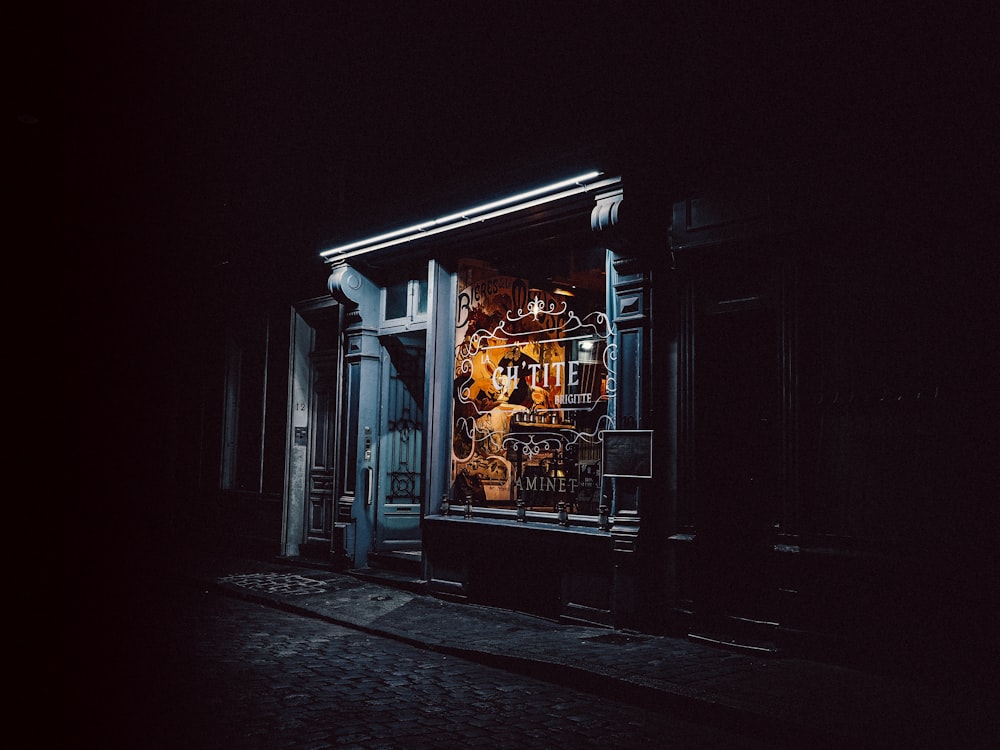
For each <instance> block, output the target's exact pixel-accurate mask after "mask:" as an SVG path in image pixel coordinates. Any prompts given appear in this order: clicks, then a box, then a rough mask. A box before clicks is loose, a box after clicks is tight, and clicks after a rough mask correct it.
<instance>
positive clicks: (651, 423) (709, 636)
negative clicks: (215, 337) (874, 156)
mask: <svg viewBox="0 0 1000 750" xmlns="http://www.w3.org/2000/svg"><path fill="white" fill-rule="evenodd" d="M633 175H634V176H633ZM531 177H532V176H531V175H529V176H528V179H526V180H525V181H524V182H522V183H521V184H520V186H518V185H514V186H513V188H512V190H511V192H510V193H506V194H489V195H483V196H481V198H482V200H481V201H480V202H479V203H477V202H476V197H473V200H471V201H469V203H468V206H471V208H466V209H461V210H459V211H457V212H455V213H452V214H450V215H444V216H441V217H439V218H436V219H435V218H433V217H432V218H429V219H428V220H427V221H426V222H422V223H420V224H416V225H412V226H409V227H403V228H401V229H399V230H394V231H390V232H386V233H381V234H378V235H376V236H374V237H372V238H364V239H360V240H358V241H353V242H349V243H346V244H343V245H341V246H339V247H335V248H331V249H330V250H327V251H324V252H323V253H322V258H323V260H324V261H325V262H326V264H327V265H328V269H327V274H328V281H327V286H328V291H329V294H324V295H320V296H312V297H308V298H306V299H304V300H302V301H298V302H295V303H294V304H291V305H290V306H288V305H284V306H282V305H281V304H276V305H275V306H274V308H273V309H272V310H269V311H258V314H257V317H256V319H249V320H248V319H247V318H245V317H241V316H237V320H236V321H231V322H239V323H240V325H238V326H233V325H231V324H230V325H229V326H228V328H227V334H226V335H227V338H226V343H225V346H224V348H223V351H224V352H225V355H224V356H223V357H220V358H219V359H218V361H217V364H218V370H219V373H220V379H219V381H218V385H217V389H218V390H217V391H216V393H217V395H218V396H219V397H221V398H220V399H219V400H220V401H221V404H220V405H219V406H218V408H215V407H213V406H211V404H212V402H213V399H212V398H208V400H206V401H205V404H207V405H208V406H209V411H208V413H209V414H211V413H213V411H212V410H214V413H215V414H216V416H215V417H212V418H209V419H206V420H204V421H203V422H202V424H203V428H204V434H205V438H204V442H203V444H202V445H203V449H204V450H202V452H201V454H200V461H201V462H202V464H201V465H202V469H201V471H202V474H201V479H200V483H201V485H202V487H203V488H204V489H205V490H206V493H205V496H210V497H212V498H213V499H212V500H210V501H208V504H209V505H210V506H211V507H212V508H214V510H213V511H212V512H213V513H214V514H215V518H214V522H215V523H216V524H217V526H216V528H218V529H221V530H223V531H225V532H227V533H229V534H230V535H235V536H241V535H242V536H243V537H244V538H251V537H252V538H253V539H255V540H256V541H258V542H260V543H262V544H263V545H264V548H265V549H268V550H270V551H272V552H273V553H274V554H277V555H281V556H284V557H288V558H295V559H311V560H313V561H315V562H318V563H322V564H325V565H334V566H338V567H341V568H350V569H364V570H368V571H376V572H377V571H379V570H382V571H385V570H389V571H395V572H396V573H397V574H398V573H400V572H405V573H406V574H407V575H409V576H410V577H411V578H412V579H416V580H419V581H422V582H423V585H424V586H425V588H426V590H428V591H429V592H432V593H434V594H435V595H438V596H442V597H449V598H454V599H459V600H464V601H471V602H478V603H484V604H489V605H496V606H502V607H510V608H516V609H520V610H525V611H529V612H533V613H536V614H538V615H541V616H545V617H551V618H560V619H565V620H569V621H584V622H590V623H598V624H602V625H606V626H609V627H616V628H631V629H637V630H641V631H647V632H659V633H683V634H689V635H691V636H692V637H698V638H703V639H706V640H709V641H711V642H717V643H722V644H725V645H729V646H739V647H745V648H748V649H756V650H760V651H762V652H778V651H791V652H794V653H807V654H812V655H827V656H831V657H834V658H839V659H847V660H860V661H863V660H875V661H877V662H879V663H889V664H893V665H899V664H904V663H905V664H912V663H913V662H912V660H913V658H914V655H915V654H920V655H921V658H922V659H926V658H927V654H929V653H941V651H940V649H941V644H943V643H951V644H952V645H954V644H955V643H958V642H963V643H964V642H978V641H969V639H978V638H980V637H981V635H982V631H981V630H980V629H979V628H980V620H979V617H978V615H979V613H981V612H982V611H983V607H984V606H985V602H986V600H987V598H988V596H989V591H988V588H989V587H988V586H984V585H982V584H981V581H980V576H981V575H982V574H983V573H984V572H986V570H987V569H988V566H989V564H990V563H989V561H990V560H991V559H992V558H991V552H990V551H989V549H990V546H989V541H988V538H987V537H988V535H987V533H986V532H985V529H987V528H989V522H990V520H991V516H992V510H991V509H990V508H989V506H988V505H986V499H985V496H984V495H983V486H982V482H981V481H980V480H981V479H982V476H983V472H982V466H983V464H984V463H987V459H986V456H985V455H984V454H983V451H986V450H987V448H986V446H987V445H988V443H983V442H980V440H979V438H980V435H981V431H980V429H979V428H980V423H981V419H980V417H981V416H982V415H981V414H979V413H978V412H977V409H976V406H975V400H974V397H973V394H974V392H975V391H974V386H975V380H976V376H975V375H974V374H970V370H974V369H975V367H976V362H977V361H981V359H982V357H983V352H982V350H981V348H980V344H979V341H980V339H979V338H978V336H977V334H976V331H975V326H976V325H977V322H976V321H969V324H968V327H967V328H965V329H964V330H966V331H967V332H968V334H969V335H968V336H967V337H962V336H961V335H956V328H955V326H956V321H955V320H954V318H953V317H952V316H953V313H954V312H955V310H956V309H960V308H962V307H963V303H962V302H961V300H958V299H956V295H969V294H973V293H974V292H973V290H974V288H975V286H974V285H966V284H965V281H964V279H965V277H964V270H963V269H961V268H956V267H954V266H952V267H948V268H942V265H941V263H940V255H939V246H938V245H937V244H936V240H935V239H934V238H931V237H929V236H928V235H927V233H925V232H922V231H920V228H919V226H914V225H913V224H912V223H910V222H911V220H912V219H913V218H914V216H913V214H912V213H911V212H909V211H903V210H899V204H898V203H896V202H893V204H892V206H891V207H887V206H885V205H884V204H882V203H877V204H875V205H876V206H877V209H873V205H872V204H869V203H868V202H867V200H868V197H869V196H868V194H867V193H865V192H863V191H857V192H855V193H851V195H850V197H849V198H848V197H846V196H845V195H844V194H837V193H835V192H832V191H830V190H827V189H823V190H816V189H813V188H810V187H809V186H810V185H815V184H817V180H816V176H815V175H810V180H803V179H801V175H794V174H787V173H786V174H778V173H774V172H771V173H767V172H760V171H758V172H742V173H736V172H734V173H731V174H729V175H728V176H727V178H726V179H722V178H713V179H710V180H709V179H706V180H702V181H700V182H699V184H697V185H696V186H694V187H691V186H689V185H684V186H681V185H676V184H674V185H671V184H670V183H669V181H667V182H666V183H663V182H662V181H659V180H656V179H651V178H650V175H649V172H648V171H641V170H634V171H633V172H629V171H628V170H627V169H624V170H621V171H620V172H619V171H614V172H604V171H601V170H600V169H599V168H595V169H594V170H593V171H591V172H588V173H585V174H580V175H576V176H572V177H570V178H569V179H566V180H562V181H555V182H545V181H544V180H539V182H538V183H532V182H531V181H530V178H531ZM819 182H822V180H820V181H819ZM539 184H540V185H541V186H540V187H537V185H539ZM664 184H666V185H667V187H664ZM883 209H885V210H883ZM925 218H926V217H925ZM966 299H969V297H968V296H966ZM279 302H280V300H279ZM974 304H977V303H974ZM241 329H242V332H241ZM958 330H959V331H961V330H963V329H962V324H961V322H959V323H958ZM216 446H217V447H216ZM216 472H217V474H216ZM216 489H218V490H221V492H218V493H216V491H215V490H216Z"/></svg>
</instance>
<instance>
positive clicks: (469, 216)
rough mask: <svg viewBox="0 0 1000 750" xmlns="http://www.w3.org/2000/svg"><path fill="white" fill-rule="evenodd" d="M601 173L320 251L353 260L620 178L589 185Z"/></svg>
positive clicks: (338, 257)
mask: <svg viewBox="0 0 1000 750" xmlns="http://www.w3.org/2000/svg"><path fill="white" fill-rule="evenodd" d="M601 174H602V173H601V172H596V171H594V172H587V173H586V174H581V175H578V176H576V177H570V178H569V179H566V180H561V181H559V182H554V183H552V184H550V185H545V186H543V187H540V188H535V189H534V190H528V191H527V192H523V193H518V194H516V195H511V196H509V197H507V198H501V199H499V200H495V201H492V202H490V203H484V204H483V205H481V206H476V207H475V208H469V209H466V210H465V211H459V212H457V213H453V214H448V215H447V216H442V217H441V218H438V219H433V220H432V221H425V222H422V223H420V224H414V225H413V226H410V227H405V228H403V229H396V230H394V231H392V232H386V233H385V234H380V235H377V236H375V237H369V238H367V239H363V240H358V241H357V242H351V243H348V244H346V245H340V246H338V247H333V248H330V249H329V250H324V251H323V252H321V253H320V256H321V257H323V258H327V259H328V260H332V259H333V258H332V257H331V256H336V259H337V260H341V259H343V258H350V257H353V256H355V255H361V254H363V253H370V252H372V251H374V250H382V249H383V248H387V247H392V246H394V245H401V244H403V243H405V242H410V241H412V240H415V239H419V238H421V237H429V236H432V235H435V234H441V233H442V232H448V231H451V230H452V229H458V228H459V227H464V226H468V225H469V224H471V223H473V222H483V221H487V220H489V219H495V218H497V217H498V216H504V215H506V214H510V213H514V212H515V211H523V210H524V209H527V208H533V207H535V206H540V205H543V204H545V203H551V202H553V201H557V200H561V199H563V198H568V197H570V196H573V195H578V194H580V193H584V192H587V191H589V190H595V189H598V188H601V187H605V186H607V185H611V184H613V183H615V182H617V180H618V178H617V177H615V178H607V179H604V180H601V181H599V182H589V183H588V181H589V180H594V179H596V178H597V177H600V176H601ZM564 188H568V189H564Z"/></svg>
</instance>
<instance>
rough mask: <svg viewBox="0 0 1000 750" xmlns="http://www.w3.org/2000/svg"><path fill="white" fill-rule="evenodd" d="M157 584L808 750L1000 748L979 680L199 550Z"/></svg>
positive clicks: (175, 562)
mask: <svg viewBox="0 0 1000 750" xmlns="http://www.w3.org/2000/svg"><path fill="white" fill-rule="evenodd" d="M159 572H160V573H163V574H167V573H170V574H179V575H181V576H183V577H185V578H187V579H188V580H190V581H191V582H194V583H196V584H197V585H201V586H205V587H210V588H213V589H216V590H220V591H223V592H227V593H229V594H231V595H234V596H239V597H242V598H245V599H249V600H252V601H256V602H259V603H262V604H266V605H269V606H274V607H279V608H281V609H283V610H286V611H290V612H295V613H298V614H302V615H305V616H311V617H319V618H322V619H325V620H327V621H329V622H334V623H337V624H341V625H346V626H349V627H353V628H357V629H360V630H363V631H365V632H369V633H372V634H376V635H381V636H385V637H389V638H395V639H399V640H402V641H405V642H407V643H410V644H413V645H417V646H420V647H423V648H428V649H433V650H434V651H437V652H441V653H447V654H449V655H454V656H459V657H463V658H467V659H471V660H475V661H479V662H483V663H487V664H490V665H491V666H499V667H503V668H505V669H509V670H515V671H519V672H522V673H525V674H530V675H531V676H534V677H540V678H543V679H547V680H550V681H553V682H557V683H562V684H567V685H572V686H573V687H575V688H579V689H585V690H592V691H594V692H595V693H598V694H600V695H607V696H614V697H615V698H617V699H619V700H625V701H631V702H636V703H638V704H641V705H644V706H647V707H658V708H662V709H670V710H679V711H681V712H682V713H683V714H684V715H686V716H688V717H692V718H696V719H700V720H704V721H708V722H711V723H713V724H716V725H719V726H732V727H734V728H739V729H740V730H742V731H753V732H759V733H761V734H766V735H767V736H769V737H772V738H775V739H778V740H782V739H786V740H788V741H789V743H791V744H795V745H797V746H798V745H802V744H805V745H806V746H808V747H810V748H817V747H831V748H832V747H837V748H841V747H843V748H858V747H908V748H915V747H927V748H976V747H984V748H985V747H997V746H1000V745H997V744H994V742H991V739H992V737H994V736H995V733H996V719H995V716H994V706H993V705H992V702H991V700H990V698H988V697H987V695H985V694H984V693H983V692H982V689H981V686H980V685H977V684H975V683H974V682H969V683H968V684H966V683H964V682H962V681H961V680H958V679H951V678H950V679H948V680H947V681H942V680H941V679H936V678H935V679H928V680H926V681H916V680H911V679H904V678H901V677H896V676H887V675H880V674H875V673H872V672H868V671H863V670H859V669H852V668H848V667H843V666H836V665H831V664H825V663H819V662H813V661H807V660H803V659H797V658H789V657H775V656H769V655H765V656H757V655H747V654H744V653H738V652H735V651H730V650H726V649H722V648H717V647H715V646H712V645H708V644H705V643H699V642H696V641H693V640H690V639H687V638H676V637H666V636H654V635H647V634H640V633H634V632H629V631H621V630H609V629H605V628H600V627H588V626H586V625H579V624H565V623H560V622H555V621H552V620H548V619H544V618H539V617H535V616H532V615H527V614H523V613H518V612H512V611H509V610H504V609H498V608H493V607H484V606H479V605H475V604H467V603H459V602H454V601H447V600H443V599H439V598H436V597H433V596H430V595H427V594H422V593H416V592H413V591H408V590H405V589H403V588H399V587H395V586H388V585H383V584H380V583H374V582H371V581H368V580H363V579H361V578H359V577H356V576H352V575H350V574H346V573H337V572H332V571H329V570H325V569H322V568H312V567H305V566H303V565H299V564H290V562H289V561H282V560H279V559H277V558H275V559H274V560H265V559H251V558H245V557H237V556H231V555H226V554H215V553H202V554H198V555H194V556H190V557H183V558H177V559H175V560H173V561H172V562H171V563H170V570H169V571H166V570H161V571H159Z"/></svg>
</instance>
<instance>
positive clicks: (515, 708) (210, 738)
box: [91, 584, 771, 750]
mask: <svg viewBox="0 0 1000 750" xmlns="http://www.w3.org/2000/svg"><path fill="white" fill-rule="evenodd" d="M138 604H139V606H137V607H136V609H135V611H134V612H133V615H134V618H135V619H134V621H133V624H134V626H135V630H134V633H135V635H136V637H135V638H130V639H124V640H122V641H120V642H118V643H117V645H118V647H120V648H122V649H125V650H124V651H122V652H121V656H122V657H123V658H125V659H126V660H127V662H128V665H127V667H126V679H125V681H124V683H123V694H122V696H120V699H118V700H115V699H113V698H111V697H110V696H109V698H110V700H109V701H108V703H107V704H104V705H106V706H107V708H108V709H110V710H109V711H108V712H107V713H106V714H105V716H104V717H103V719H102V723H103V724H104V727H103V729H102V735H103V739H104V740H105V742H103V743H102V744H103V745H104V746H108V747H111V746H114V747H118V746H122V747H147V748H148V747H163V748H180V747H183V748H202V747H205V748H207V747H212V748H221V747H225V748H260V749H264V748H302V749H303V750H305V749H314V748H315V749H318V748H327V747H337V748H405V749H406V750H412V749H413V748H453V747H462V746H466V747H484V748H520V749H524V748H567V749H569V748H580V747H604V748H608V747H622V748H626V747H627V748H644V747H648V748H766V747H771V745H769V744H767V743H766V742H762V741H760V740H757V739H753V738H748V737H740V736H737V735H734V734H731V733H730V732H728V731H726V730H724V729H720V728H714V727H706V726H702V725H699V724H696V723H692V722H690V721H685V720H683V719H680V718H677V717H672V716H668V715H664V714H660V713H656V712H652V711H647V710H643V709H640V708H637V707H635V706H631V705H626V704H622V703H618V702H616V701H614V700H611V699H608V698H606V697H595V696H594V695H591V694H588V693H585V692H580V691H576V690H571V689H566V688H563V687H559V686H558V685H555V684H550V683H547V682H543V681H539V680H534V679H531V678H528V677H524V676H520V675H517V674H513V673H509V672H505V671H502V670H499V669H494V668H490V667H487V666H483V665H479V664H475V663H472V662H468V661H465V660H462V659H458V658H455V657H453V656H446V655H443V654H438V653H435V652H432V651H427V650H424V649H418V648H414V647H412V646H409V645H407V644H404V643H400V642H398V641H394V640H389V639H385V638H381V637H378V636H373V635H368V634H365V633H363V632H361V631H356V630H351V629H347V628H344V627H340V626H338V625H334V624H330V623H327V622H324V621H321V620H318V619H314V618H310V617H305V616H301V615H296V614H290V613H286V612H282V611H280V610H276V609H272V608H268V607H263V606H260V605H257V604H253V603H249V602H245V601H242V600H239V599H234V598H231V597H226V596H222V595H219V594H218V593H217V592H209V591H205V590H203V589H200V588H197V587H194V586H183V585H170V584H164V587H163V589H162V591H160V592H159V595H158V596H150V597H149V598H148V601H145V602H143V603H138ZM119 700H120V703H119ZM91 718H99V717H91ZM116 735H118V736H116ZM119 741H120V744H119Z"/></svg>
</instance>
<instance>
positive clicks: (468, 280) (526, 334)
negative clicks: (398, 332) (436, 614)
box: [451, 252, 614, 515]
mask: <svg viewBox="0 0 1000 750" xmlns="http://www.w3.org/2000/svg"><path fill="white" fill-rule="evenodd" d="M587 256H589V257H585V256H584V254H583V253H573V252H567V253H564V254H556V253H552V254H550V255H547V256H546V257H537V254H536V255H534V256H530V257H528V256H520V257H519V256H518V255H517V254H513V253H512V254H511V255H510V256H509V257H505V258H503V259H502V260H498V261H495V262H494V263H492V264H487V263H484V262H483V261H482V260H481V259H478V260H472V259H470V260H468V261H467V262H463V263H460V265H459V286H458V310H457V316H458V317H457V319H456V324H457V330H456V339H455V388H454V401H455V408H454V425H453V451H454V454H455V456H456V457H457V458H458V460H457V461H455V462H454V469H453V472H452V476H451V481H452V495H453V497H455V499H456V501H457V502H464V499H465V496H466V495H467V494H471V495H472V498H473V503H474V504H476V505H480V506H486V507H491V508H506V509H510V508H516V507H518V502H519V501H521V502H522V503H523V505H524V507H525V508H526V510H532V511H545V512H554V511H557V510H558V509H559V507H560V504H561V503H564V504H565V505H566V507H567V510H568V511H569V512H570V513H577V514H589V515H596V514H597V512H598V507H599V505H600V502H601V466H600V457H601V442H600V435H601V432H602V431H603V430H604V429H608V428H610V427H611V425H610V422H609V417H608V408H607V405H608V399H609V398H610V397H611V396H612V395H613V393H612V392H611V391H612V390H613V386H609V383H613V382H614V379H613V378H611V377H609V375H608V363H609V362H612V361H614V352H613V347H614V342H613V339H612V337H611V330H610V325H609V322H608V317H607V314H606V310H605V299H606V295H605V269H604V254H603V253H601V254H600V255H596V254H594V253H588V254H587Z"/></svg>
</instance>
